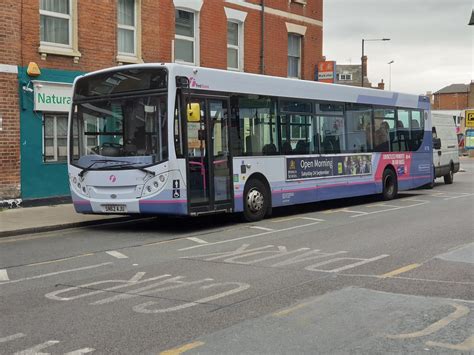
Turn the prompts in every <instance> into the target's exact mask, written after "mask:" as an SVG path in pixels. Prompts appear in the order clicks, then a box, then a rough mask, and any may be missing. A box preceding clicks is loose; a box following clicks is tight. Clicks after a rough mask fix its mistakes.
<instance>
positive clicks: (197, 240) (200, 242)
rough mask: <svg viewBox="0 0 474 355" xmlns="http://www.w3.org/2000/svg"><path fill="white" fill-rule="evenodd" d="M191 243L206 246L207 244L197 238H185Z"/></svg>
mask: <svg viewBox="0 0 474 355" xmlns="http://www.w3.org/2000/svg"><path fill="white" fill-rule="evenodd" d="M186 239H188V240H190V241H192V242H196V243H198V244H207V242H206V241H205V240H202V239H201V238H197V237H189V238H186Z"/></svg>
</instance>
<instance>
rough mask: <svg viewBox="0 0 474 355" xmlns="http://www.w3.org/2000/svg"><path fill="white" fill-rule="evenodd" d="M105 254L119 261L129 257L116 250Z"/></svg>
mask: <svg viewBox="0 0 474 355" xmlns="http://www.w3.org/2000/svg"><path fill="white" fill-rule="evenodd" d="M105 253H106V254H109V255H110V256H113V257H114V258H117V259H128V256H126V255H125V254H122V253H120V252H118V251H116V250H110V251H106V252H105Z"/></svg>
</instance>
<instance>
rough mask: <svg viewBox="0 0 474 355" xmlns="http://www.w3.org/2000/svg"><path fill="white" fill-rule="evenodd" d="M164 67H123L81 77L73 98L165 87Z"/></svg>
mask: <svg viewBox="0 0 474 355" xmlns="http://www.w3.org/2000/svg"><path fill="white" fill-rule="evenodd" d="M167 81H168V73H167V71H166V70H165V69H157V68H153V69H143V68H141V69H124V70H118V71H114V72H107V73H100V74H96V75H93V76H86V77H84V78H81V79H79V80H78V81H77V83H76V90H75V93H74V100H80V99H85V98H93V97H99V96H100V97H103V96H109V95H114V94H123V93H132V92H134V91H143V90H159V89H166V87H167Z"/></svg>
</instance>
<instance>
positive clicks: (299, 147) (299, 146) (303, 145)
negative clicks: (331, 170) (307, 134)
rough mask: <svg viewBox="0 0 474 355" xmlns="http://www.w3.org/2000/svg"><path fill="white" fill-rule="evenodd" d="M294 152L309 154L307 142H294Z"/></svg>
mask: <svg viewBox="0 0 474 355" xmlns="http://www.w3.org/2000/svg"><path fill="white" fill-rule="evenodd" d="M295 153H297V154H309V143H308V142H305V141H298V143H296V147H295Z"/></svg>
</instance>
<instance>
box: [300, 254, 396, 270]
mask: <svg viewBox="0 0 474 355" xmlns="http://www.w3.org/2000/svg"><path fill="white" fill-rule="evenodd" d="M387 256H389V255H387V254H382V255H379V256H376V257H374V258H370V259H362V258H334V259H330V260H327V261H323V262H320V263H318V264H314V265H310V266H307V267H305V270H308V271H321V272H332V273H336V272H341V271H345V270H349V269H352V268H355V267H357V266H361V265H364V264H367V263H370V262H372V261H377V260H380V259H383V258H386V257H387ZM340 260H358V261H357V262H355V263H352V264H349V265H345V266H341V267H338V268H336V269H331V270H326V269H318V267H319V266H323V265H328V264H331V263H334V262H336V261H340Z"/></svg>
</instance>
